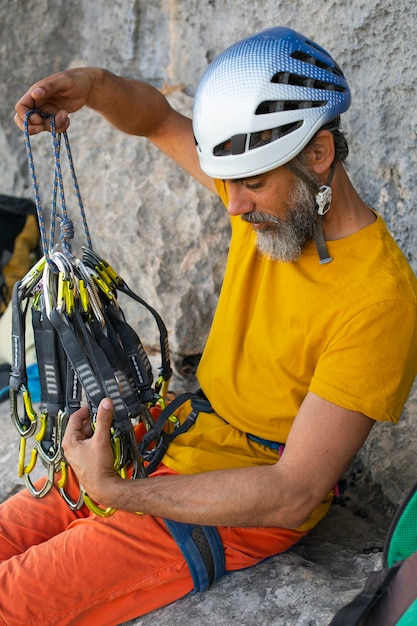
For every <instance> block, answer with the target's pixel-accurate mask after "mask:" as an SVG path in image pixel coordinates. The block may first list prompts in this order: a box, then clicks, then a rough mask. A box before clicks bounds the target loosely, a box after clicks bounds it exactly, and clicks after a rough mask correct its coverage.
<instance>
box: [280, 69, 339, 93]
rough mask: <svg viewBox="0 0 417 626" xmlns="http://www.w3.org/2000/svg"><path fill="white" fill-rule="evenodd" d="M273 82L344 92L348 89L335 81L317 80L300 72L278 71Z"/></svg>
mask: <svg viewBox="0 0 417 626" xmlns="http://www.w3.org/2000/svg"><path fill="white" fill-rule="evenodd" d="M271 83H279V84H281V85H295V86H297V87H309V88H310V89H324V90H326V91H339V92H341V93H344V92H345V91H346V89H344V88H343V87H341V86H340V85H336V84H335V83H329V82H327V81H325V80H317V79H316V78H311V77H310V76H301V75H300V74H292V73H290V72H278V73H277V74H274V76H273V77H272V78H271Z"/></svg>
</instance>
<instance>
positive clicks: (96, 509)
mask: <svg viewBox="0 0 417 626" xmlns="http://www.w3.org/2000/svg"><path fill="white" fill-rule="evenodd" d="M83 500H84V502H85V504H86V505H87V506H88V508H89V509H90V511H91V512H92V513H95V514H96V515H100V517H109V515H113V513H115V512H116V509H112V508H111V507H110V506H108V507H106V508H105V509H103V508H102V507H101V506H100V505H98V504H96V503H95V502H94V501H93V500H92V499H91V498H90V496H89V495H88V494H87V493H86V492H84V494H83Z"/></svg>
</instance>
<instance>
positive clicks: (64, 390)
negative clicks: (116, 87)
mask: <svg viewBox="0 0 417 626" xmlns="http://www.w3.org/2000/svg"><path fill="white" fill-rule="evenodd" d="M34 113H36V114H37V115H41V116H42V117H44V118H46V119H48V121H49V124H50V129H51V138H52V149H53V162H54V172H53V184H52V200H51V212H50V216H49V217H50V220H49V221H50V224H49V237H48V235H47V230H46V223H45V216H44V210H43V207H42V203H41V199H40V194H39V189H38V184H37V177H36V173H35V165H34V160H33V155H32V148H31V143H30V137H29V132H28V124H29V118H30V117H31V115H33V114H34ZM24 137H25V145H26V151H27V156H28V163H29V169H30V174H31V178H32V184H33V190H34V197H35V204H36V210H37V215H38V222H39V230H40V234H41V243H42V248H43V257H42V258H41V259H40V260H39V261H38V262H37V263H36V264H35V265H34V266H33V267H32V269H31V270H30V271H29V272H28V273H27V274H26V276H24V278H23V279H22V280H20V281H19V282H17V283H16V284H15V286H14V290H13V295H12V352H13V357H12V368H11V376H10V408H11V417H12V421H13V423H14V424H15V426H16V428H17V431H18V433H19V436H20V449H19V462H18V474H19V476H20V477H23V479H24V482H25V484H26V486H27V488H28V490H29V491H30V492H31V494H32V495H33V496H35V497H37V498H42V497H44V496H45V495H46V494H47V493H48V492H49V491H50V489H51V488H52V487H53V485H54V483H56V485H57V487H58V489H59V491H60V493H61V496H62V497H63V498H64V500H65V502H66V503H67V504H68V506H69V507H70V508H71V509H72V510H77V509H79V508H81V507H82V506H83V504H86V505H87V507H88V508H89V509H90V510H91V511H93V512H94V513H96V514H97V515H101V516H108V515H111V514H113V513H114V511H115V510H114V509H113V508H110V507H107V508H103V507H102V506H101V505H100V504H99V503H96V502H94V501H93V500H92V499H91V498H90V497H89V496H88V494H87V493H86V492H85V491H84V489H83V487H82V486H81V485H80V488H79V494H78V496H77V497H76V498H75V499H73V498H72V497H71V496H70V495H69V494H68V493H67V483H68V465H67V462H66V460H65V458H64V455H63V452H62V439H63V436H64V433H65V428H66V425H67V423H68V420H69V419H70V418H71V415H72V414H73V413H74V412H75V411H76V410H78V409H79V408H80V407H81V404H82V401H83V400H85V401H86V403H87V404H88V406H89V409H90V414H91V424H92V429H93V430H94V427H95V421H96V416H97V409H98V405H99V403H100V401H101V400H102V399H103V398H104V397H106V396H107V397H110V398H111V400H112V402H113V407H114V417H113V423H112V427H111V433H110V439H111V446H112V450H113V465H114V470H115V471H116V472H118V473H119V475H120V476H121V477H122V478H128V477H129V478H131V479H137V478H146V477H147V476H148V475H149V474H151V473H152V472H153V471H154V470H155V469H156V468H157V466H158V465H159V463H160V462H161V460H162V458H163V456H164V454H165V452H166V450H167V447H168V445H169V443H170V442H171V441H172V440H173V439H174V437H176V436H178V435H179V434H181V433H183V432H185V431H186V430H187V429H188V428H189V427H190V426H191V425H192V424H193V423H194V422H195V420H196V419H197V416H198V413H199V412H200V411H207V412H210V411H212V409H211V407H210V404H209V402H208V401H207V399H206V398H205V397H204V396H203V394H202V393H201V392H198V393H184V394H181V395H179V396H178V397H176V398H175V399H174V400H173V401H172V402H170V403H169V404H167V392H168V385H169V380H170V377H171V374H172V369H171V365H170V354H169V345H168V334H167V330H166V327H165V324H164V322H163V320H162V318H161V317H160V315H159V314H158V313H157V311H156V310H155V309H154V308H153V307H151V306H150V305H149V304H148V303H147V302H146V301H145V300H143V299H142V298H141V297H140V296H138V295H137V294H136V293H134V292H133V291H132V290H131V289H130V288H129V287H128V285H127V284H126V282H125V281H124V280H123V278H122V277H121V276H120V275H119V274H118V273H117V272H116V271H115V270H114V269H113V268H112V267H111V265H110V264H109V263H108V262H107V261H106V260H105V259H103V258H102V257H101V256H100V255H99V254H98V253H97V252H96V251H95V250H94V249H93V246H92V242H91V237H90V233H89V230H88V225H87V220H86V215H85V211H84V207H83V203H82V199H81V194H80V190H79V186H78V182H77V178H76V174H75V169H74V164H73V160H72V155H71V149H70V145H69V140H68V136H67V133H66V132H64V133H62V137H63V139H64V146H65V153H66V156H67V161H68V166H69V170H70V174H71V177H72V183H73V187H74V191H75V195H76V198H77V203H78V208H79V211H80V214H81V219H82V224H83V227H84V235H85V245H84V246H82V255H81V258H77V257H76V255H75V254H74V253H73V251H72V245H71V240H72V239H73V238H74V226H73V223H72V221H71V219H70V217H69V215H68V211H67V204H66V198H65V193H64V181H63V174H62V170H61V150H62V148H61V135H60V134H58V133H57V132H56V129H55V118H54V116H53V115H50V114H47V113H44V112H41V111H35V110H32V111H29V112H28V113H27V115H26V117H25V123H24ZM58 205H60V208H61V213H60V215H58V213H57V209H58ZM57 221H59V222H60V234H59V241H58V242H57V241H56V238H57V237H56V225H57ZM118 293H123V294H125V295H126V296H128V297H129V298H131V299H133V300H134V301H135V302H136V303H138V304H139V305H141V306H142V307H144V308H145V309H146V310H147V311H148V312H149V313H150V314H151V315H152V316H153V318H154V320H155V323H156V325H157V328H158V331H159V338H160V351H161V367H160V369H159V375H158V377H157V379H156V381H155V382H154V380H153V372H152V366H151V364H150V361H149V359H148V356H147V354H146V351H145V349H144V347H143V344H142V342H141V340H140V338H139V336H138V334H137V333H136V332H135V331H134V329H133V328H132V327H131V326H130V325H129V324H128V323H127V321H126V319H125V316H124V313H123V311H122V309H121V307H120V305H119V302H118V299H117V295H118ZM29 307H31V313H32V326H33V332H34V341H35V349H36V357H37V363H38V369H39V380H40V388H41V404H40V413H39V414H38V413H37V412H36V410H35V408H34V407H33V405H32V400H31V393H30V389H29V386H28V375H27V371H26V361H25V323H26V314H27V312H28V308H29ZM187 400H191V407H192V410H191V413H190V414H189V415H188V416H187V417H186V418H185V421H184V422H183V423H182V424H180V422H179V420H178V419H177V417H176V415H175V413H176V411H177V410H178V409H179V407H180V406H181V405H183V404H184V402H186V401H187ZM139 433H141V434H142V436H141V437H140V436H139ZM31 438H33V439H34V445H33V448H32V451H31V455H30V458H29V461H27V458H26V457H27V454H26V452H27V442H28V440H29V439H31ZM137 439H138V440H139V441H138V442H137ZM38 460H39V461H40V462H41V463H42V465H43V467H44V468H45V470H46V479H45V481H44V483H43V484H42V485H41V486H39V483H37V484H35V483H34V482H33V481H32V479H31V473H32V471H33V470H34V468H35V466H36V464H37V462H38ZM166 524H167V527H168V529H169V531H170V533H171V534H172V536H173V538H174V539H175V540H176V541H177V542H178V545H179V546H180V548H181V550H182V551H183V554H184V557H185V559H186V561H187V564H188V566H189V568H190V572H191V574H192V577H193V580H194V585H195V591H202V590H203V589H206V588H207V587H208V586H209V585H210V584H211V583H212V582H214V580H217V578H218V577H219V576H221V575H222V573H223V571H224V555H223V549H222V546H221V542H220V539H219V536H218V532H217V530H216V528H215V527H200V526H194V525H189V524H182V523H179V522H173V521H171V520H166Z"/></svg>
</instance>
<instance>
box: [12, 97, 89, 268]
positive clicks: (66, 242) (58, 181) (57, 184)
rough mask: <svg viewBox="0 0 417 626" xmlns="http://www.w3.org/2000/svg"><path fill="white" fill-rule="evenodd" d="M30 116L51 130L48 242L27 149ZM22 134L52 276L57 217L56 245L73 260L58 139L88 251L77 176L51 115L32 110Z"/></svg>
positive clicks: (85, 225) (84, 217) (65, 137)
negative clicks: (50, 188) (66, 162)
mask: <svg viewBox="0 0 417 626" xmlns="http://www.w3.org/2000/svg"><path fill="white" fill-rule="evenodd" d="M34 114H36V115H40V116H41V117H43V118H45V119H47V120H48V121H49V125H50V129H51V138H52V151H53V159H54V171H53V182H52V198H51V214H50V229H49V240H48V237H47V234H46V226H45V217H44V211H43V207H42V203H41V198H40V193H39V187H38V182H37V177H36V171H35V164H34V160H33V154H32V146H31V142H30V136H29V119H30V117H31V116H32V115H34ZM23 130H24V138H25V146H26V153H27V157H28V164H29V172H30V175H31V178H32V185H33V190H34V197H35V205H36V211H37V214H38V222H39V230H40V235H41V243H42V248H43V253H44V255H45V259H46V261H47V263H48V265H49V266H50V269H51V270H52V271H53V272H56V267H55V264H53V263H52V262H51V258H50V257H51V255H52V254H53V252H54V250H55V223H56V219H57V217H58V218H59V220H60V241H61V247H62V251H63V252H64V254H65V255H66V256H67V257H68V258H69V259H71V260H74V255H73V253H72V247H71V240H72V239H73V238H74V226H73V222H72V221H71V220H70V218H69V217H68V212H67V203H66V199H65V191H64V180H63V175H62V168H61V135H62V137H63V138H64V145H65V152H66V157H67V161H68V166H69V170H70V173H71V178H72V184H73V188H74V191H75V195H76V198H77V202H78V208H79V211H80V215H81V220H82V223H83V228H84V235H85V240H86V243H87V247H88V248H90V249H91V248H92V243H91V237H90V232H89V229H88V224H87V218H86V215H85V210H84V205H83V201H82V198H81V193H80V188H79V185H78V180H77V176H76V173H75V168H74V162H73V158H72V153H71V147H70V143H69V139H68V135H67V133H66V131H64V132H63V133H57V132H56V125H55V115H53V114H52V113H45V112H43V111H38V110H36V109H32V110H30V111H28V112H27V113H26V115H25V120H24V127H23ZM58 196H59V202H60V207H61V211H62V215H60V216H57V200H58Z"/></svg>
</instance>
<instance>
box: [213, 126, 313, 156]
mask: <svg viewBox="0 0 417 626" xmlns="http://www.w3.org/2000/svg"><path fill="white" fill-rule="evenodd" d="M302 125H303V120H298V121H297V122H292V123H291V124H284V125H283V126H277V127H276V128H270V129H268V130H261V131H259V132H256V133H251V134H250V135H244V134H241V135H234V136H233V137H230V139H227V141H223V142H222V143H220V144H218V145H217V146H215V148H213V155H214V156H216V157H221V156H230V155H232V154H243V153H244V152H246V151H247V150H254V149H255V148H260V147H261V146H265V145H267V144H269V143H272V142H273V141H276V140H277V139H281V137H285V135H289V134H290V133H292V132H294V131H295V130H297V129H298V128H301V126H302ZM248 137H249V145H248Z"/></svg>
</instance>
